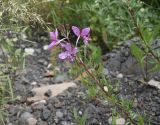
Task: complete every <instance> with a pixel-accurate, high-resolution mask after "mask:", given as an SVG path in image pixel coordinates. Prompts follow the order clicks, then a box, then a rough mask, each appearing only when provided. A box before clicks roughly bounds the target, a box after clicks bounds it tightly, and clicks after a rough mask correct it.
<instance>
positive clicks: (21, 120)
mask: <svg viewBox="0 0 160 125" xmlns="http://www.w3.org/2000/svg"><path fill="white" fill-rule="evenodd" d="M30 118H33V115H32V114H31V113H29V112H24V113H22V114H21V116H20V118H19V119H18V124H19V125H29V124H28V122H27V120H28V119H30Z"/></svg>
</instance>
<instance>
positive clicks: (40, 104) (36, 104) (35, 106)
mask: <svg viewBox="0 0 160 125" xmlns="http://www.w3.org/2000/svg"><path fill="white" fill-rule="evenodd" d="M46 103H47V102H46V100H40V101H37V102H34V103H33V104H31V107H32V109H34V110H41V109H43V107H44V105H45V104H46Z"/></svg>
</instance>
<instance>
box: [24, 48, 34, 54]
mask: <svg viewBox="0 0 160 125" xmlns="http://www.w3.org/2000/svg"><path fill="white" fill-rule="evenodd" d="M24 52H25V54H26V55H33V53H34V49H33V48H25V50H24Z"/></svg>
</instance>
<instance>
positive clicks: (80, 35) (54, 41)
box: [48, 26, 137, 125]
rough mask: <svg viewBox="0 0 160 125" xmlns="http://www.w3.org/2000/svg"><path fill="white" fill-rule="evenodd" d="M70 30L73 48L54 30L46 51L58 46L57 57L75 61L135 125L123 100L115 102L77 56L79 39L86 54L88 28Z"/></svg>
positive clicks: (109, 91)
mask: <svg viewBox="0 0 160 125" xmlns="http://www.w3.org/2000/svg"><path fill="white" fill-rule="evenodd" d="M71 29H72V31H73V33H74V34H75V35H76V36H77V40H76V43H75V44H76V45H75V46H74V44H71V42H70V40H69V38H68V35H67V37H65V38H62V39H58V30H57V29H56V30H55V32H50V40H51V43H50V44H49V45H48V49H51V48H52V47H54V46H60V48H61V49H62V52H60V53H59V55H58V57H59V59H61V60H67V61H70V62H73V61H74V60H76V62H77V64H78V66H79V67H82V68H83V69H85V72H86V73H87V74H88V75H89V76H90V77H91V78H92V80H93V81H94V82H95V83H96V86H97V87H98V88H99V89H100V90H101V92H102V93H103V95H105V96H106V97H107V99H108V100H109V101H110V102H111V103H113V104H114V105H115V106H116V108H118V109H119V110H122V111H123V113H122V115H124V116H126V117H127V119H128V120H129V121H130V122H131V123H132V124H133V125H137V123H136V121H135V119H134V118H132V115H131V113H130V111H128V110H127V107H126V106H124V105H123V103H122V102H123V100H122V102H121V101H120V100H116V99H115V95H114V94H112V93H111V90H109V89H108V87H107V86H109V85H106V84H105V83H102V81H103V80H101V79H99V78H98V76H97V75H95V73H94V72H93V71H91V70H90V69H89V68H88V66H87V65H86V63H85V61H83V60H82V59H81V58H80V57H79V56H78V54H77V53H78V52H81V51H78V43H79V41H80V40H81V39H82V40H83V42H84V54H86V53H85V50H86V46H87V45H88V43H89V40H90V37H89V36H90V28H88V27H87V28H83V29H82V30H80V28H78V27H76V26H72V28H71ZM85 56H86V55H85ZM95 70H96V72H97V69H95ZM101 78H102V77H101ZM91 91H92V94H93V90H91Z"/></svg>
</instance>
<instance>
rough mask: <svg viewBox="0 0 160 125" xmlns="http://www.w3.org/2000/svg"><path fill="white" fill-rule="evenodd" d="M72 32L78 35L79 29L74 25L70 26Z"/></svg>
mask: <svg viewBox="0 0 160 125" xmlns="http://www.w3.org/2000/svg"><path fill="white" fill-rule="evenodd" d="M72 31H73V33H74V34H75V35H76V36H77V37H78V36H79V35H80V29H79V28H78V27H76V26H72Z"/></svg>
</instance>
